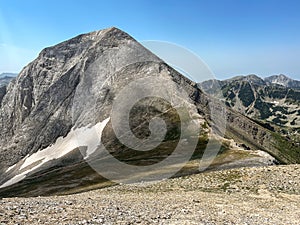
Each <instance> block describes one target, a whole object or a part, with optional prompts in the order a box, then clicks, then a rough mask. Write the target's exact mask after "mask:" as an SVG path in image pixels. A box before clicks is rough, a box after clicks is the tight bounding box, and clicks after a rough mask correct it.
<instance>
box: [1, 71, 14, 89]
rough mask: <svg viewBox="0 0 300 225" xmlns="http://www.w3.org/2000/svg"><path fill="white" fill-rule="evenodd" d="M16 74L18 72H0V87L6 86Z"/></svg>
mask: <svg viewBox="0 0 300 225" xmlns="http://www.w3.org/2000/svg"><path fill="white" fill-rule="evenodd" d="M17 75H18V74H16V73H1V74H0V87H1V86H6V85H7V84H8V83H9V82H10V81H11V80H12V79H14V78H15V77H16V76H17Z"/></svg>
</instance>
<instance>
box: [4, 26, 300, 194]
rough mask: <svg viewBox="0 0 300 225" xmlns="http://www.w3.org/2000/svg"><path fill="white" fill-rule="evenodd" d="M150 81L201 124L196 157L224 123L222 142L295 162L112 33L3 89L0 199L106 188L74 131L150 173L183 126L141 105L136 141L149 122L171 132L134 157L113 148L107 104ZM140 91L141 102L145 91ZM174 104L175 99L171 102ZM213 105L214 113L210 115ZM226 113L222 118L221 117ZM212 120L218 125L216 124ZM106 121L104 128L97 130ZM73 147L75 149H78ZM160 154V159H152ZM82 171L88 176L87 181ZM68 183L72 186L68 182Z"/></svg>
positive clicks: (170, 114)
mask: <svg viewBox="0 0 300 225" xmlns="http://www.w3.org/2000/svg"><path fill="white" fill-rule="evenodd" d="M150 75H153V76H158V77H161V78H163V79H164V81H165V82H166V83H167V84H168V82H169V81H171V82H172V84H171V85H170V86H168V88H165V89H163V90H161V91H163V92H164V93H170V94H172V93H179V92H180V90H184V91H185V92H186V94H187V95H188V98H187V99H186V100H187V102H188V107H187V109H188V110H189V111H188V112H189V114H191V116H192V118H193V121H194V120H195V121H197V123H199V124H201V127H202V130H201V131H202V132H203V134H202V136H200V137H197V138H199V140H198V145H197V148H196V150H195V152H196V153H195V154H194V156H195V157H196V156H197V157H199V156H202V154H203V151H204V150H205V148H206V146H207V142H208V137H209V135H208V134H207V132H209V130H211V129H212V128H213V127H217V125H218V122H219V123H222V122H223V121H222V119H223V118H225V119H226V120H227V131H226V134H225V136H226V138H229V139H230V138H232V139H234V140H235V141H236V142H238V143H243V144H244V145H246V146H248V147H250V148H252V149H253V150H263V151H266V152H268V153H270V154H271V155H272V156H274V157H275V158H276V159H278V160H280V161H281V162H282V163H294V162H300V151H299V149H298V148H297V147H293V146H291V148H290V149H289V151H287V150H286V149H285V148H283V147H282V145H286V146H289V147H290V143H289V142H288V140H286V139H284V138H282V137H281V136H275V135H274V133H273V132H272V131H270V130H268V129H266V128H265V127H263V126H262V125H261V124H259V123H257V122H255V121H252V120H250V119H249V118H248V117H246V116H244V115H242V114H240V113H239V112H235V111H233V110H231V109H230V108H226V110H225V108H224V107H225V106H224V104H223V103H222V102H221V101H219V100H216V99H212V98H210V97H209V96H207V95H206V94H204V93H203V92H202V91H201V90H200V89H199V88H198V87H197V84H196V83H195V82H193V81H191V80H189V79H188V78H186V77H184V76H183V75H181V74H180V73H179V72H177V71H176V70H174V69H173V68H172V67H170V66H168V65H167V64H166V63H164V62H163V61H162V60H161V59H160V58H158V57H157V56H156V55H154V54H153V53H151V52H150V51H149V50H148V49H146V48H144V47H143V46H142V45H141V44H140V43H138V42H137V41H136V40H134V39H133V38H132V37H131V36H129V35H128V34H127V33H125V32H123V31H121V30H119V29H117V28H109V29H105V30H100V31H95V32H91V33H88V34H82V35H79V36H76V37H75V38H72V39H70V40H67V41H64V42H62V43H60V44H57V45H54V46H52V47H48V48H45V49H44V50H42V51H41V53H40V54H39V56H38V57H37V59H35V60H34V61H33V62H31V63H30V64H29V65H28V66H26V67H25V68H24V69H23V70H22V71H21V73H20V74H19V76H18V77H17V78H16V79H15V81H14V84H13V85H8V87H7V92H6V93H5V95H4V96H3V99H2V104H1V108H0V128H1V131H0V138H1V139H2V142H1V143H0V159H1V169H0V185H3V187H4V188H3V189H2V192H1V191H0V195H1V193H2V196H10V195H11V194H16V193H20V195H22V194H25V193H29V192H30V193H32V195H35V194H38V195H42V194H46V193H47V194H49V193H57V192H59V191H61V190H62V189H72V188H73V189H76V188H77V189H78V188H81V187H82V186H92V185H91V184H93V185H94V184H95V183H99V182H103V177H102V178H101V177H99V174H95V171H94V172H93V171H92V170H91V169H90V167H89V165H88V164H87V163H86V162H85V160H84V157H86V156H87V155H85V154H87V152H92V153H94V150H93V149H92V151H89V148H90V146H92V145H93V143H94V142H93V141H91V142H85V140H83V142H82V143H81V145H78V140H77V139H76V136H75V138H74V136H72V135H73V133H72V132H73V131H74V130H75V131H76V130H77V131H78V130H80V131H81V130H85V132H89V129H90V128H93V129H94V128H95V129H96V128H97V129H98V130H97V131H98V132H100V133H101V141H103V143H104V144H106V147H107V148H108V149H110V150H111V151H112V152H111V153H112V154H114V156H116V157H119V159H120V160H123V161H125V162H131V163H137V164H139V163H141V162H143V163H145V165H148V164H151V163H152V164H153V161H154V162H159V161H161V160H163V159H164V158H165V157H167V156H168V155H169V154H170V152H172V151H173V150H174V149H172V147H173V146H174V144H176V140H178V121H180V120H178V116H176V114H175V112H174V111H172V110H171V108H170V106H169V105H168V104H166V103H163V102H162V101H160V100H153V99H144V100H143V101H141V102H139V104H138V106H136V108H135V110H134V111H133V114H132V121H133V122H132V124H131V125H132V126H133V128H132V129H133V130H134V131H135V135H137V136H138V135H140V136H141V137H147V135H149V134H148V133H149V129H148V127H146V125H147V123H146V125H143V121H144V120H146V121H149V120H151V118H152V117H154V116H156V115H157V114H159V115H163V118H164V119H165V120H166V123H167V124H168V127H169V128H171V129H170V131H169V133H167V135H166V136H165V140H164V142H163V143H162V146H158V147H157V148H156V149H155V151H151V152H150V153H147V152H146V153H142V154H141V153H139V154H137V153H136V152H134V151H132V149H129V148H128V147H127V148H126V146H124V145H122V144H121V143H120V142H118V140H117V139H118V138H117V137H116V134H115V133H114V132H113V129H112V124H111V120H110V112H111V108H112V102H113V100H114V99H115V98H116V96H118V93H119V92H120V89H122V88H121V87H124V86H126V85H129V84H130V81H131V80H138V79H142V78H145V77H147V76H150ZM154 85H159V84H157V83H156V84H155V83H154ZM153 87H155V88H153ZM153 87H152V89H156V88H159V86H153ZM149 89H151V87H149ZM86 91H87V92H86ZM141 91H142V92H140V94H141V93H143V91H145V90H143V89H142V90H141ZM180 93H181V92H180ZM78 94H79V96H78ZM80 94H83V95H82V96H83V97H85V96H86V95H85V94H88V97H89V99H88V101H87V100H86V99H85V98H83V99H82V98H80V97H82V96H80ZM179 97H180V96H176V95H175V99H176V98H179ZM179 99H180V98H179ZM76 100H78V102H77V101H76ZM83 100H84V101H83ZM150 103H151V104H150ZM149 104H150V105H151V107H149V106H148V105H149ZM210 105H213V106H214V108H213V109H214V111H213V112H212V111H211V109H210ZM74 109H75V111H74ZM145 111H147V112H149V113H148V114H147V116H146V117H145V115H143V112H145ZM224 111H227V114H226V115H225V116H224ZM95 112H97V113H95ZM194 112H196V113H194ZM212 113H214V114H215V115H212ZM192 114H193V115H192ZM218 115H220V116H218ZM213 117H216V118H217V119H219V121H217V122H216V121H214V120H213ZM104 121H105V122H107V121H108V122H107V124H105V126H104V127H102V126H101V124H102V123H103V122H104ZM222 126H224V124H223V125H222ZM79 134H80V135H82V134H84V133H79ZM74 140H75V141H77V143H76V144H75V145H73V144H74V143H75V142H74ZM213 141H215V142H216V143H218V144H219V147H220V146H221V147H222V149H223V150H224V151H225V150H227V149H228V145H227V147H226V145H225V144H224V143H223V142H224V141H226V142H228V140H227V139H226V140H223V139H220V138H219V139H218V140H213ZM71 144H72V145H71ZM280 144H281V145H280ZM61 146H72V148H71V147H70V148H69V151H67V152H64V151H63V150H64V149H66V148H63V147H61ZM49 149H51V151H53V153H54V152H55V153H56V154H57V155H54V157H51V159H50V160H49V161H47V160H46V157H44V158H43V157H41V155H42V154H43V153H46V152H47V151H48V150H49ZM90 150H91V149H90ZM171 150H172V151H171ZM82 152H84V153H82ZM95 152H96V150H95ZM157 152H158V153H159V157H158V156H157V155H155V154H157ZM147 154H148V155H147ZM153 154H154V155H153ZM243 154H244V153H243ZM225 155H226V154H225ZM58 156H61V157H58ZM56 157H58V158H56ZM100 161H101V159H100ZM96 162H98V161H97V160H96ZM112 169H113V168H112ZM70 170H71V171H70ZM58 171H60V172H59V173H58ZM81 171H85V174H82V173H81ZM158 172H160V171H158ZM57 174H60V175H59V176H58V175H57ZM49 177H51V179H50V178H49ZM82 177H85V178H84V179H83V178H82ZM66 178H68V179H70V180H68V181H66ZM71 178H72V179H71ZM38 179H42V182H39V185H40V186H35V185H36V184H35V185H32V183H34V182H35V180H38ZM89 179H90V180H89ZM47 182H48V183H47ZM68 182H69V183H68ZM8 184H9V185H12V186H13V188H12V187H11V186H9V185H8ZM50 184H51V185H50ZM42 185H45V186H43V187H44V189H41V186H42ZM30 188H32V190H30ZM37 191H41V192H37ZM43 191H44V192H43Z"/></svg>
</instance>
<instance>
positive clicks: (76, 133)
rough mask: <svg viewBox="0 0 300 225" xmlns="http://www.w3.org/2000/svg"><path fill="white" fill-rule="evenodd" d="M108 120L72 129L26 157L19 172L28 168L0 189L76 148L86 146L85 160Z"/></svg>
mask: <svg viewBox="0 0 300 225" xmlns="http://www.w3.org/2000/svg"><path fill="white" fill-rule="evenodd" d="M109 120H110V118H107V119H105V120H104V121H102V122H99V123H97V124H96V125H95V126H92V127H89V126H86V127H82V128H78V129H76V130H74V129H72V130H71V131H70V132H69V133H68V135H67V136H66V137H59V138H58V139H57V140H56V142H55V144H53V145H50V146H49V147H47V148H45V149H42V150H39V151H38V152H36V153H34V154H32V155H30V156H27V157H26V159H25V161H24V163H23V164H22V166H21V167H20V169H19V171H21V170H23V169H26V168H27V167H29V168H28V169H26V170H25V171H23V172H21V173H20V174H17V175H16V176H14V177H13V178H12V179H10V180H8V181H7V182H5V183H4V184H2V185H1V186H0V188H3V187H7V186H9V185H12V184H15V183H17V182H19V181H21V180H23V179H24V178H25V177H26V175H27V174H28V173H29V172H31V171H33V170H35V169H37V168H39V167H41V166H42V165H43V164H45V163H46V162H49V161H51V160H54V159H59V158H61V157H63V156H65V155H66V154H68V153H70V152H71V151H73V150H74V149H76V148H78V147H81V146H87V151H86V155H85V156H84V159H87V158H88V157H89V156H90V155H91V154H93V153H94V152H95V151H96V149H97V146H98V145H99V144H100V142H101V136H102V131H103V129H104V128H105V126H106V125H107V123H108V121H109ZM34 164H37V165H34ZM33 165H34V166H33ZM14 166H15V165H13V166H11V167H10V168H8V169H7V171H9V170H11V169H12V168H13V167H14Z"/></svg>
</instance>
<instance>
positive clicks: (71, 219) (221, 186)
mask: <svg viewBox="0 0 300 225" xmlns="http://www.w3.org/2000/svg"><path fill="white" fill-rule="evenodd" d="M299 175H300V165H291V166H271V167H256V168H240V169H231V170H223V171H213V172H206V173H202V174H197V175H191V176H186V177H181V178H175V179H169V180H164V181H161V182H159V183H143V184H134V185H133V184H131V185H119V186H114V187H109V188H105V189H99V190H95V191H90V192H85V193H81V194H75V195H68V196H50V197H36V198H4V199H1V200H0V224H1V225H2V224H299V223H300V176H299Z"/></svg>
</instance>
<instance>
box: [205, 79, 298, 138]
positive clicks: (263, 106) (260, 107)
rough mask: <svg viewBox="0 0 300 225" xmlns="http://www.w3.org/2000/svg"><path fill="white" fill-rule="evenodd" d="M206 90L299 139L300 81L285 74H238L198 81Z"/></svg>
mask: <svg viewBox="0 0 300 225" xmlns="http://www.w3.org/2000/svg"><path fill="white" fill-rule="evenodd" d="M199 87H200V88H201V89H202V90H203V91H205V92H206V93H208V94H210V95H212V96H214V97H217V98H219V99H222V100H223V101H225V103H226V105H227V106H228V107H230V108H232V109H234V110H236V111H238V112H240V113H242V114H243V115H246V116H247V117H250V118H252V119H254V120H256V121H258V122H260V123H262V124H263V125H264V126H265V127H267V128H268V129H270V130H272V131H278V132H280V133H281V134H283V135H284V136H286V137H287V138H291V139H293V140H296V141H297V142H298V143H299V142H300V138H299V136H300V81H298V80H293V79H291V78H289V77H287V76H285V75H282V74H281V75H274V76H270V77H267V78H264V79H262V78H260V77H258V76H256V75H248V76H237V77H233V78H231V79H227V80H222V81H220V80H208V81H204V82H202V83H200V84H199Z"/></svg>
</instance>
